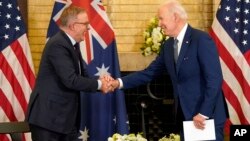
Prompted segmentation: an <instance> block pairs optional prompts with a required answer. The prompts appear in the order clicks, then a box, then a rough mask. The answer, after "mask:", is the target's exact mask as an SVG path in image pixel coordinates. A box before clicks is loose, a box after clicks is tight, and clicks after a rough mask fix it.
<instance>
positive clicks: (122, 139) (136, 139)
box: [108, 133, 147, 141]
mask: <svg viewBox="0 0 250 141" xmlns="http://www.w3.org/2000/svg"><path fill="white" fill-rule="evenodd" d="M108 141H147V139H145V138H144V137H143V136H142V135H141V134H137V135H135V134H128V135H126V134H125V135H120V134H118V133H115V134H114V135H113V136H112V137H109V138H108Z"/></svg>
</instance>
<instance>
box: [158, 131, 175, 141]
mask: <svg viewBox="0 0 250 141" xmlns="http://www.w3.org/2000/svg"><path fill="white" fill-rule="evenodd" d="M159 141H180V135H178V134H173V133H171V134H170V135H169V137H166V136H164V137H163V138H161V139H159Z"/></svg>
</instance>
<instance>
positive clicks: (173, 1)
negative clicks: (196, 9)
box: [162, 0, 188, 20]
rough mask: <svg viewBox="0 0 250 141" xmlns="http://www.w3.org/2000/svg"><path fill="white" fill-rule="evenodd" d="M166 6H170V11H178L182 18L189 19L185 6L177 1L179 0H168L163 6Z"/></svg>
mask: <svg viewBox="0 0 250 141" xmlns="http://www.w3.org/2000/svg"><path fill="white" fill-rule="evenodd" d="M164 6H168V11H169V12H170V13H176V14H178V15H179V16H180V17H181V19H183V20H187V18H188V16H187V12H186V10H185V9H184V7H183V6H182V5H181V4H180V2H179V1H177V0H167V1H166V2H165V3H164V4H163V5H162V7H164Z"/></svg>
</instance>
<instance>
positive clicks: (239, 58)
mask: <svg viewBox="0 0 250 141" xmlns="http://www.w3.org/2000/svg"><path fill="white" fill-rule="evenodd" d="M249 8H250V2H249V1H247V0H244V1H243V0H242V1H241V0H237V1H228V0H221V3H220V4H219V6H218V10H217V14H216V17H215V18H214V20H213V24H212V29H211V31H210V34H211V36H212V38H213V39H214V41H215V43H216V45H217V48H218V52H219V55H220V62H221V67H222V73H223V79H224V82H223V86H222V88H223V92H224V95H225V98H226V102H227V107H228V112H229V119H230V122H227V125H226V127H225V128H226V129H227V128H228V127H229V126H228V124H250V112H249V109H250V65H249V64H250V48H249V41H250V40H249V39H250V36H249V33H248V32H249V31H250V25H249V23H248V19H249V18H250V17H249Z"/></svg>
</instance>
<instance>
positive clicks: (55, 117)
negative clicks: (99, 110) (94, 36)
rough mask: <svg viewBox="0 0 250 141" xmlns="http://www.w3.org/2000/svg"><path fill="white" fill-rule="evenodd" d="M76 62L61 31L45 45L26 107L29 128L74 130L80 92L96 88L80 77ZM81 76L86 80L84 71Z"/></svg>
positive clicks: (58, 130) (67, 40) (60, 131)
mask: <svg viewBox="0 0 250 141" xmlns="http://www.w3.org/2000/svg"><path fill="white" fill-rule="evenodd" d="M78 62H79V60H78V58H77V55H76V53H75V51H74V48H73V45H72V43H71V41H70V39H69V38H68V36H67V35H66V34H65V33H64V32H63V31H60V32H58V33H57V34H56V35H55V36H53V37H52V38H51V39H50V40H49V41H48V42H47V44H46V46H45V48H44V51H43V55H42V58H41V63H40V68H39V72H38V75H37V78H36V84H35V88H34V90H33V92H32V94H31V97H30V102H29V105H28V113H27V120H28V122H29V123H30V124H33V125H37V126H40V127H43V128H45V129H49V130H52V131H55V132H59V133H69V132H71V131H72V130H74V129H75V128H76V124H78V123H77V113H78V107H79V95H80V91H89V92H91V91H96V90H97V87H98V82H97V80H96V79H90V78H88V77H83V76H81V75H80V71H79V64H78ZM81 74H82V75H85V76H86V72H85V71H84V70H83V69H82V71H81ZM78 116H79V115H78Z"/></svg>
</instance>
